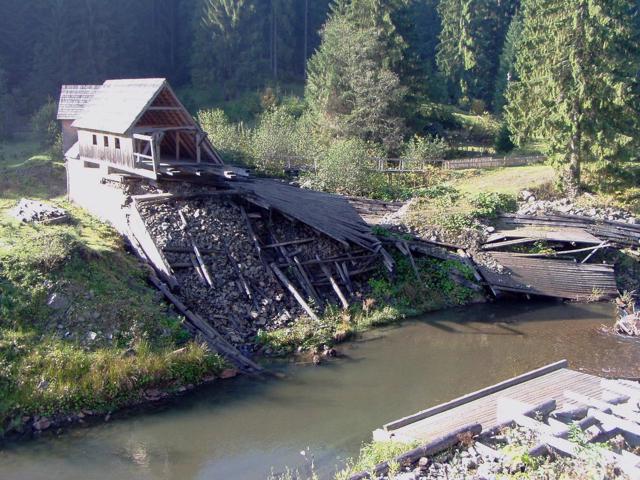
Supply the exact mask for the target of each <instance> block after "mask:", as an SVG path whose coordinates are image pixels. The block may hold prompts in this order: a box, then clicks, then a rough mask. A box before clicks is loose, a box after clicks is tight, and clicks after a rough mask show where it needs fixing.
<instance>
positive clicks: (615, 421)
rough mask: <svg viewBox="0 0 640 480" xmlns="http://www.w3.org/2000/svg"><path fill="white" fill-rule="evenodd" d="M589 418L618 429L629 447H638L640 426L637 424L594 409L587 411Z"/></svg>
mask: <svg viewBox="0 0 640 480" xmlns="http://www.w3.org/2000/svg"><path fill="white" fill-rule="evenodd" d="M589 416H592V417H594V418H596V419H598V420H599V421H601V422H602V423H606V424H607V425H612V426H614V427H616V428H618V429H619V430H620V433H621V434H622V436H623V437H624V439H625V440H626V441H627V443H629V445H632V446H634V447H637V446H638V445H640V425H638V424H637V423H635V422H633V421H631V420H626V419H624V418H619V417H616V416H614V415H610V414H608V413H604V412H602V411H600V410H598V409H596V408H590V409H589Z"/></svg>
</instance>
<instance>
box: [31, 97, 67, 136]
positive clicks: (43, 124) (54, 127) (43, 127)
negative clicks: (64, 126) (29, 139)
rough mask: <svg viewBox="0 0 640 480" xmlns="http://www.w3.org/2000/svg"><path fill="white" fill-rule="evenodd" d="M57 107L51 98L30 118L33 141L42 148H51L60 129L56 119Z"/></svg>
mask: <svg viewBox="0 0 640 480" xmlns="http://www.w3.org/2000/svg"><path fill="white" fill-rule="evenodd" d="M57 110H58V106H57V104H56V102H54V101H53V99H52V98H49V99H48V100H47V103H45V104H44V105H42V107H40V108H39V109H38V110H37V111H36V112H35V113H34V114H33V115H32V117H31V132H32V134H33V137H34V139H35V140H36V141H37V142H38V143H40V145H41V146H43V147H51V146H53V145H54V144H55V143H56V141H57V139H58V137H59V135H60V127H59V126H58V121H57V119H56V112H57Z"/></svg>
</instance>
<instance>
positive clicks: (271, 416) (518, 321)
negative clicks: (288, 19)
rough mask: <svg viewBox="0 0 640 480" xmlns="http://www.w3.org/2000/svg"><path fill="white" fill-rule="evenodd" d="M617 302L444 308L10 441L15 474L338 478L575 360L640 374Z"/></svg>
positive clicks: (6, 474)
mask: <svg viewBox="0 0 640 480" xmlns="http://www.w3.org/2000/svg"><path fill="white" fill-rule="evenodd" d="M612 315H613V310H612V308H611V307H610V306H609V305H577V304H576V305H565V304H560V303H525V304H512V305H509V304H507V305H479V306H474V307H471V308H467V309H461V310H457V311H455V310H454V311H448V312H440V313H437V314H433V315H429V316H426V317H424V318H423V319H421V320H420V321H412V322H407V323H405V324H404V325H403V326H401V327H399V328H392V329H389V330H386V331H384V332H381V331H377V332H372V333H371V334H370V335H368V336H367V337H366V338H364V339H363V340H362V341H359V342H356V343H353V344H350V345H347V346H344V347H342V349H341V350H342V351H343V352H344V354H345V357H344V358H343V359H340V360H339V361H336V362H333V363H331V364H328V365H323V366H322V367H319V368H316V367H312V366H308V367H307V366H305V367H295V366H291V365H288V364H278V365H276V366H274V368H278V369H281V370H282V371H283V372H285V373H286V374H287V376H286V378H285V379H283V380H275V381H263V382H256V381H253V380H249V379H244V378H236V379H233V380H231V381H226V382H224V383H220V384H218V385H213V386H212V387H211V388H207V389H203V390H201V391H199V392H197V393H196V394H194V395H193V396H190V397H188V398H186V399H183V400H182V401H181V402H180V404H179V405H177V406H176V407H175V408H172V409H167V410H165V411H162V412H155V413H150V414H146V415H138V416H135V417H132V418H129V419H127V420H119V421H115V422H111V423H108V424H105V425H102V426H99V427H95V428H91V429H86V430H75V431H73V432H71V433H70V434H67V435H65V436H62V437H60V438H57V439H41V440H38V441H36V442H31V443H28V444H22V445H17V446H12V447H10V448H8V449H5V450H4V451H0V478H2V479H11V480H13V479H25V480H26V479H29V480H39V479H47V480H48V479H51V478H65V479H94V478H95V479H122V478H127V479H129V478H131V479H145V480H146V479H154V480H156V479H185V480H186V479H218V478H219V479H228V478H234V479H243V478H246V479H254V478H257V479H264V478H266V477H267V476H268V474H269V472H270V471H271V469H272V468H274V469H275V470H276V471H279V470H282V469H283V468H284V467H285V466H286V465H289V466H292V467H297V466H304V465H305V464H306V463H307V460H305V459H304V458H303V457H302V456H301V455H300V451H301V450H304V449H306V448H307V447H309V449H310V452H311V454H313V456H314V461H315V463H316V465H317V466H319V468H320V471H321V473H322V474H323V475H324V476H328V475H329V473H330V472H331V471H332V470H334V468H335V467H336V465H337V464H339V463H340V462H341V461H342V459H344V458H345V457H346V456H349V455H352V454H353V453H354V452H355V451H357V449H358V447H359V445H360V443H361V442H362V441H363V440H368V439H369V438H370V433H371V431H372V430H373V429H374V428H377V427H379V426H380V425H382V424H383V423H385V422H387V421H389V420H392V419H395V418H398V417H400V416H403V415H406V414H409V413H411V412H414V411H417V410H420V409H423V408H425V407H427V406H429V405H433V404H436V403H439V402H442V401H445V400H448V399H450V398H452V397H455V396H458V395H461V394H464V393H467V392H469V391H471V390H475V389H478V388H481V387H483V386H486V385H488V384H491V383H495V382H497V381H500V380H503V379H505V378H507V377H510V376H514V375H518V374H520V373H523V372H524V371H527V370H530V369H532V368H536V367H539V366H541V365H543V364H546V363H550V362H553V361H556V360H559V359H561V358H567V359H568V360H569V362H570V364H571V366H572V367H573V368H576V369H579V370H583V371H587V372H592V373H602V372H603V371H604V372H606V373H608V374H609V375H611V376H626V377H640V363H639V362H638V360H639V359H640V349H638V343H637V342H635V341H628V340H622V339H619V338H617V337H614V336H608V335H603V334H602V333H600V332H599V331H598V327H599V326H600V325H601V324H607V323H611V321H612Z"/></svg>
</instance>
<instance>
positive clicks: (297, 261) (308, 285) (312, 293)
mask: <svg viewBox="0 0 640 480" xmlns="http://www.w3.org/2000/svg"><path fill="white" fill-rule="evenodd" d="M293 263H295V265H296V267H297V268H298V271H299V272H300V277H301V279H302V281H303V283H304V287H305V289H306V290H307V292H308V293H309V295H310V296H311V298H313V299H314V300H315V302H316V304H317V305H318V306H319V307H321V308H322V307H323V301H322V299H321V298H320V295H319V294H318V292H317V291H316V289H315V288H314V287H313V284H312V283H311V280H310V279H309V275H307V271H306V270H305V269H304V267H303V266H302V264H301V263H300V259H299V258H298V257H297V255H294V256H293Z"/></svg>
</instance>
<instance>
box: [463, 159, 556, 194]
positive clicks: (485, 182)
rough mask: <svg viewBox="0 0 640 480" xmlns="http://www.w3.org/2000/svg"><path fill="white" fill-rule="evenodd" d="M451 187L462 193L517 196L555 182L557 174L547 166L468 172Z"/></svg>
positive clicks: (464, 172)
mask: <svg viewBox="0 0 640 480" xmlns="http://www.w3.org/2000/svg"><path fill="white" fill-rule="evenodd" d="M459 175H460V176H459V178H458V179H456V180H453V181H452V182H451V185H452V186H454V187H455V188H457V189H458V190H460V191H461V192H462V193H468V194H471V195H474V194H477V193H480V192H496V193H504V194H508V195H517V194H518V192H520V191H521V190H524V189H527V188H529V189H530V188H536V187H540V186H542V185H544V184H546V183H552V182H554V181H555V172H554V170H553V168H552V167H550V166H547V165H528V166H523V167H505V168H495V169H489V170H466V171H462V172H459Z"/></svg>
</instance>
